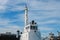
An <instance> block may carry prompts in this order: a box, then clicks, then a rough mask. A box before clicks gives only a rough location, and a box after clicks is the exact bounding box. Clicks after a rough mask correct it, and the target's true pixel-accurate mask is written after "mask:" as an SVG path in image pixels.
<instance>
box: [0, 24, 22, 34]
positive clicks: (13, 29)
mask: <svg viewBox="0 0 60 40" xmlns="http://www.w3.org/2000/svg"><path fill="white" fill-rule="evenodd" d="M17 30H20V31H21V29H20V27H19V26H16V25H8V26H7V25H6V26H5V27H0V33H5V32H11V33H15V34H16V33H17V32H16V31H17Z"/></svg>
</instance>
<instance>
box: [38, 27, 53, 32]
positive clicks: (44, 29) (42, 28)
mask: <svg viewBox="0 0 60 40" xmlns="http://www.w3.org/2000/svg"><path fill="white" fill-rule="evenodd" d="M39 29H40V30H41V31H52V30H54V28H50V27H39Z"/></svg>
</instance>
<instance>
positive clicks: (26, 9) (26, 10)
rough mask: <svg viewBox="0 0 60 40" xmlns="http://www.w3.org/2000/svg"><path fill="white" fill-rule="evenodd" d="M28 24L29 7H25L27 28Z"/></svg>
mask: <svg viewBox="0 0 60 40" xmlns="http://www.w3.org/2000/svg"><path fill="white" fill-rule="evenodd" d="M27 24H28V8H27V5H25V26H26V25H27Z"/></svg>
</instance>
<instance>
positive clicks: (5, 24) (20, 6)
mask: <svg viewBox="0 0 60 40" xmlns="http://www.w3.org/2000/svg"><path fill="white" fill-rule="evenodd" d="M26 2H27V1H26V0H0V33H3V32H12V33H16V31H17V30H21V31H22V30H23V28H24V7H25V4H26ZM27 5H28V9H29V12H28V13H29V14H28V15H29V22H30V21H31V20H35V21H36V22H37V24H38V27H39V31H40V32H41V35H42V36H47V35H48V33H50V32H53V33H54V34H55V35H57V30H58V31H60V30H59V29H60V0H28V2H27Z"/></svg>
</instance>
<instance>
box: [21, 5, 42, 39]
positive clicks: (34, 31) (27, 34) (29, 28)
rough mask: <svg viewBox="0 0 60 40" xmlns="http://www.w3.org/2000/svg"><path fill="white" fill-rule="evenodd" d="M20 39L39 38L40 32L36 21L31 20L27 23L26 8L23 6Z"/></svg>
mask: <svg viewBox="0 0 60 40" xmlns="http://www.w3.org/2000/svg"><path fill="white" fill-rule="evenodd" d="M20 40H41V35H40V32H39V31H38V26H37V23H36V22H35V21H34V20H33V21H32V22H30V23H28V8H27V6H26V7H25V27H24V32H23V33H22V34H21V39H20Z"/></svg>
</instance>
